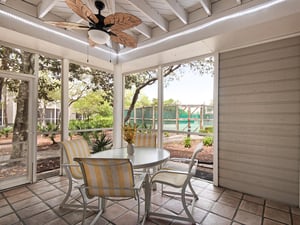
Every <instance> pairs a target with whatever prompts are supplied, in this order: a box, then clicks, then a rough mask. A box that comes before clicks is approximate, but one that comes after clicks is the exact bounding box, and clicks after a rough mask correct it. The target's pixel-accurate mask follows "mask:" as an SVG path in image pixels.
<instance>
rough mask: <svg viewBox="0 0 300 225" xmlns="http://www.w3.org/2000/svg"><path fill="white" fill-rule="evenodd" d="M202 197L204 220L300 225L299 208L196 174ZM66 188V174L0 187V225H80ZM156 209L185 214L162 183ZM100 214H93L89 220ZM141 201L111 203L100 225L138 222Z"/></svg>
mask: <svg viewBox="0 0 300 225" xmlns="http://www.w3.org/2000/svg"><path fill="white" fill-rule="evenodd" d="M193 186H194V187H195V190H196V192H197V193H198V196H199V200H198V201H196V203H195V207H194V212H193V215H194V218H195V220H196V221H197V224H202V225H239V224H247V225H282V224H290V225H300V209H299V208H295V207H290V206H288V205H283V204H280V203H277V202H274V201H270V200H266V199H262V198H259V197H255V196H250V195H247V194H244V193H239V192H235V191H232V190H228V189H224V188H219V187H214V186H213V185H212V184H211V183H209V182H207V181H204V180H200V179H197V178H195V179H193ZM66 189H67V180H66V178H65V177H60V176H57V177H51V178H47V179H44V180H41V181H39V182H37V183H35V184H30V185H25V186H21V187H17V188H14V189H12V190H6V191H4V192H0V225H77V224H80V221H81V216H82V213H81V211H80V210H78V211H74V210H69V209H60V208H59V203H60V202H61V200H62V199H63V197H64V194H65V191H66ZM152 210H158V211H161V212H162V211H164V212H167V213H175V214H181V213H182V211H183V209H182V206H181V205H180V201H179V200H178V199H176V198H171V197H168V196H162V195H161V192H160V187H158V190H157V191H154V192H153V193H152ZM94 215H95V214H93V213H89V217H88V219H87V221H86V222H87V223H86V224H89V223H88V222H90V221H91V220H92V219H93V216H94ZM136 216H137V204H136V201H134V200H127V201H125V202H120V203H112V202H108V203H107V208H106V212H105V213H104V214H103V217H104V218H105V219H103V218H100V219H99V220H98V222H97V223H96V225H100V224H101V225H106V224H111V223H109V222H107V220H109V221H112V222H113V223H115V224H118V225H132V224H135V220H136ZM145 224H146V225H177V224H178V225H179V224H188V223H186V222H180V221H175V220H174V221H172V220H167V219H163V218H152V217H150V218H148V219H147V221H146V223H145Z"/></svg>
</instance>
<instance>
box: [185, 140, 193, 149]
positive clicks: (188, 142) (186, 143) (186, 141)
mask: <svg viewBox="0 0 300 225" xmlns="http://www.w3.org/2000/svg"><path fill="white" fill-rule="evenodd" d="M184 147H185V148H190V147H192V144H191V138H190V137H186V138H185V139H184Z"/></svg>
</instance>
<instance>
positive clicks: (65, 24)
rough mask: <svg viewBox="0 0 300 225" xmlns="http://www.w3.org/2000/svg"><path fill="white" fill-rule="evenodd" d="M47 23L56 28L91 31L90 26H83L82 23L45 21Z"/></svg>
mask: <svg viewBox="0 0 300 225" xmlns="http://www.w3.org/2000/svg"><path fill="white" fill-rule="evenodd" d="M45 23H47V24H50V25H53V26H56V27H60V28H65V29H72V30H88V29H89V27H88V26H85V25H82V24H80V23H71V22H54V21H45Z"/></svg>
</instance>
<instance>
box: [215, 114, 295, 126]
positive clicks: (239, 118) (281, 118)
mask: <svg viewBox="0 0 300 225" xmlns="http://www.w3.org/2000/svg"><path fill="white" fill-rule="evenodd" d="M219 122H220V123H223V122H226V123H265V124H281V125H289V124H291V125H293V124H297V125H299V124H300V116H299V114H287V115H283V114H279V115H275V114H259V113H256V114H254V113H252V114H241V115H239V114H238V113H232V114H225V115H223V114H220V116H219Z"/></svg>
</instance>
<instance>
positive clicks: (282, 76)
mask: <svg viewBox="0 0 300 225" xmlns="http://www.w3.org/2000/svg"><path fill="white" fill-rule="evenodd" d="M299 74H300V67H298V68H290V69H285V70H276V71H267V72H258V73H252V72H251V73H249V74H244V75H235V76H228V77H222V78H220V82H221V84H222V87H226V86H235V85H244V84H251V83H253V84H256V83H261V82H262V83H264V82H271V81H282V80H295V79H298V78H299ZM299 88H300V87H299Z"/></svg>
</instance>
